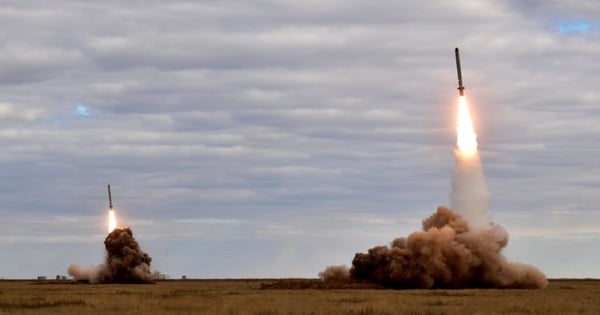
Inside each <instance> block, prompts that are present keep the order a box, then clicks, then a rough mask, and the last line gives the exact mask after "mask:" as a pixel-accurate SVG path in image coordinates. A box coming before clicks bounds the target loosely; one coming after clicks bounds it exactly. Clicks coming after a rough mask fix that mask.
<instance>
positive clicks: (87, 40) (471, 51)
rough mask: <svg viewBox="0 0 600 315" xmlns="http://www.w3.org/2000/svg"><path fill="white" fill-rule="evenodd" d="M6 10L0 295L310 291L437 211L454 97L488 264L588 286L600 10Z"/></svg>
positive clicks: (592, 260) (344, 4)
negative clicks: (146, 282)
mask: <svg viewBox="0 0 600 315" xmlns="http://www.w3.org/2000/svg"><path fill="white" fill-rule="evenodd" d="M522 2H523V1H516V0H515V1H492V0H489V1H459V0H456V1H376V2H373V1H355V0H351V1H348V0H339V1H320V0H319V1H313V0H302V1H295V0H294V1H268V0H264V1H101V2H89V1H67V0H63V1H43V2H40V1H26V0H25V1H24V0H18V1H17V0H15V1H2V4H0V29H1V31H0V147H1V150H0V169H1V172H0V215H1V221H0V257H1V259H0V278H24V277H27V278H29V277H35V276H37V275H48V276H54V275H56V274H66V269H67V267H68V265H69V264H70V263H78V264H82V265H92V264H99V263H101V262H102V261H103V259H104V248H103V246H104V245H103V240H104V237H105V235H106V217H107V215H106V210H107V206H108V200H107V199H108V198H107V192H106V185H107V184H111V186H112V189H113V200H114V202H115V205H116V209H117V215H118V218H119V223H120V224H121V225H127V226H130V227H131V228H132V229H133V232H134V236H136V238H137V239H138V241H139V242H140V243H141V246H142V248H143V249H144V250H145V251H146V252H148V253H149V254H150V256H152V258H153V261H152V267H153V268H155V269H158V270H160V271H161V272H163V273H165V274H167V275H170V276H171V277H174V278H179V277H180V276H181V275H187V276H188V277H315V276H316V275H317V273H318V272H319V271H320V270H322V269H323V268H324V267H325V266H326V265H329V264H347V265H349V264H350V263H351V261H352V258H353V257H354V254H355V253H356V252H361V251H366V250H367V249H368V248H370V247H372V246H374V245H380V244H388V243H389V242H390V241H391V240H392V239H394V238H396V237H399V236H406V235H408V234H409V233H411V232H412V231H415V230H417V229H419V228H420V226H421V220H422V219H423V218H425V217H427V216H429V215H430V214H431V213H433V212H434V211H435V209H436V207H437V206H438V205H447V204H449V195H448V194H449V190H450V180H451V178H450V177H451V174H452V168H453V165H454V155H453V149H454V141H455V133H454V123H455V122H454V117H455V109H456V105H457V104H456V103H457V95H458V94H457V90H456V86H457V80H456V71H455V64H454V51H453V50H454V47H457V46H458V47H460V49H461V58H462V66H463V79H464V83H465V86H466V95H467V98H468V102H469V104H470V106H471V107H472V111H473V115H474V119H475V124H476V129H477V132H478V136H479V147H480V150H481V154H482V160H483V167H484V171H485V173H486V176H487V179H488V184H489V186H490V190H491V191H492V195H493V197H492V198H493V199H492V205H491V208H490V213H491V216H492V218H493V221H494V222H496V223H499V224H500V225H502V226H503V227H504V228H505V229H506V230H507V231H508V232H509V234H510V240H509V244H508V247H507V249H506V251H505V254H506V255H507V256H508V257H509V258H510V259H511V260H514V261H519V262H524V263H529V264H533V265H535V266H537V267H539V268H540V269H541V270H542V271H543V272H544V273H546V275H547V276H549V277H600V269H599V268H598V266H599V265H600V251H598V250H597V249H598V245H597V244H598V243H599V242H600V226H599V224H598V223H600V209H599V208H598V204H600V193H599V192H600V191H599V189H600V162H599V156H600V123H599V122H600V90H599V88H598V82H599V81H598V79H597V78H598V75H599V74H600V61H599V58H600V20H599V19H598V17H599V16H600V3H598V2H597V1H592V0H588V1H576V2H573V3H576V4H566V3H567V1H541V0H540V1H527V4H526V5H525V4H523V3H522Z"/></svg>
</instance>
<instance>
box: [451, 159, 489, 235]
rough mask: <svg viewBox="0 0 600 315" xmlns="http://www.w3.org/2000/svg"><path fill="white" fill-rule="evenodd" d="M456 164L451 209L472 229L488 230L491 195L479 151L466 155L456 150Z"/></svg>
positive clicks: (453, 175)
mask: <svg viewBox="0 0 600 315" xmlns="http://www.w3.org/2000/svg"><path fill="white" fill-rule="evenodd" d="M454 155H455V156H456V164H455V166H454V171H453V173H452V191H451V193H450V207H451V208H452V209H454V211H456V212H457V213H458V214H460V215H461V216H462V217H463V218H464V219H465V220H467V222H469V224H470V226H471V228H475V229H479V228H486V227H488V226H489V225H490V219H489V215H488V208H489V204H490V199H491V194H490V191H489V189H488V186H487V183H486V181H485V177H484V174H483V167H482V166H481V160H480V159H479V153H478V152H477V151H475V152H473V153H470V154H469V155H466V154H465V153H464V152H462V151H460V150H459V149H455V150H454Z"/></svg>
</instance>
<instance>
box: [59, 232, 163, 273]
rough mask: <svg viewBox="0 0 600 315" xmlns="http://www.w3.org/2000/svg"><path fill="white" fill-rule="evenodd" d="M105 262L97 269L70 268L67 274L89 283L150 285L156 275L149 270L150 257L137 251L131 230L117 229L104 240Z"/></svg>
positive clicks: (139, 249)
mask: <svg viewBox="0 0 600 315" xmlns="http://www.w3.org/2000/svg"><path fill="white" fill-rule="evenodd" d="M104 247H105V248H106V261H105V262H104V264H102V265H99V266H90V267H81V266H78V265H74V264H73V265H70V266H69V270H68V272H69V275H71V276H72V277H73V278H74V279H76V280H80V281H87V282H90V283H149V282H152V281H153V280H154V279H155V278H156V277H157V275H158V273H156V272H154V273H153V272H151V271H150V262H151V261H152V258H150V256H149V255H148V254H146V253H145V252H143V251H142V250H141V248H140V245H139V244H138V242H137V241H136V240H135V238H134V237H133V232H132V231H131V229H130V228H127V227H126V228H116V229H114V230H113V231H112V232H110V233H109V234H108V235H107V236H106V239H105V240H104Z"/></svg>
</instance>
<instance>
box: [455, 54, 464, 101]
mask: <svg viewBox="0 0 600 315" xmlns="http://www.w3.org/2000/svg"><path fill="white" fill-rule="evenodd" d="M454 56H455V57H456V74H458V92H459V94H460V96H465V87H464V86H463V82H462V71H461V70H460V55H459V54H458V47H456V48H454Z"/></svg>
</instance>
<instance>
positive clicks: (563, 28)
mask: <svg viewBox="0 0 600 315" xmlns="http://www.w3.org/2000/svg"><path fill="white" fill-rule="evenodd" d="M599 28H600V23H595V22H586V21H577V22H565V23H559V24H558V25H557V26H556V29H557V31H558V32H559V33H560V34H561V35H571V34H584V33H587V32H589V31H593V30H597V29H599Z"/></svg>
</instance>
